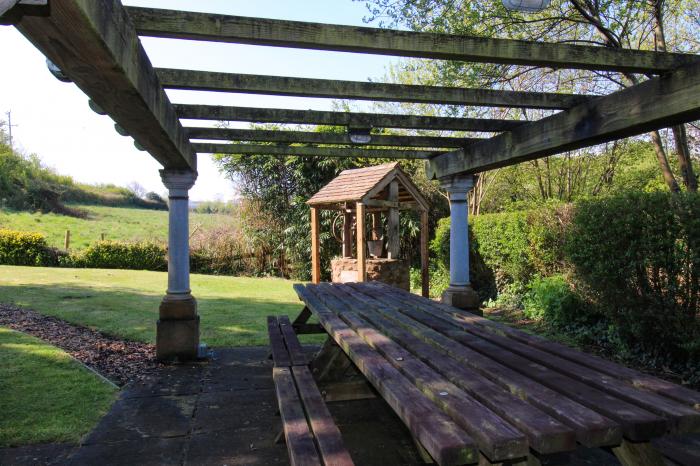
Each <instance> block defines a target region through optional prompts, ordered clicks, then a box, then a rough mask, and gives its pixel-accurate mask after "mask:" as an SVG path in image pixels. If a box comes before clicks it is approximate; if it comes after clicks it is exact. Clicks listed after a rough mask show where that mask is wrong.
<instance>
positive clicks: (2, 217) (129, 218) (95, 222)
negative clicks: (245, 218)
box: [0, 205, 234, 249]
mask: <svg viewBox="0 0 700 466" xmlns="http://www.w3.org/2000/svg"><path fill="white" fill-rule="evenodd" d="M70 207H73V208H77V209H80V210H82V211H86V212H88V216H87V218H77V217H71V216H67V215H59V214H54V213H41V212H18V211H12V210H8V209H0V228H9V229H12V230H20V231H30V232H37V233H42V234H44V235H46V237H47V239H48V242H49V244H50V245H51V246H55V247H60V248H62V247H63V240H64V236H65V232H66V230H70V232H71V249H80V248H83V247H85V246H87V245H88V244H90V243H92V242H94V241H97V240H99V239H100V234H102V233H104V234H105V238H106V239H111V240H157V241H165V240H166V239H167V231H168V212H167V211H160V210H150V209H138V208H127V207H104V206H92V205H71V206H70ZM233 222H234V217H232V216H231V215H225V214H200V213H195V212H193V213H191V214H190V230H193V229H195V228H197V227H199V228H200V229H210V228H213V227H214V226H222V225H226V224H232V223H233Z"/></svg>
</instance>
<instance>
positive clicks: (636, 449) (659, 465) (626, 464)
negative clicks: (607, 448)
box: [612, 439, 666, 466]
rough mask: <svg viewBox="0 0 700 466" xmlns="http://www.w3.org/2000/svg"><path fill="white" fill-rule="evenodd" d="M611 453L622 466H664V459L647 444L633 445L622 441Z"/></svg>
mask: <svg viewBox="0 0 700 466" xmlns="http://www.w3.org/2000/svg"><path fill="white" fill-rule="evenodd" d="M612 452H613V453H614V454H615V456H616V457H617V459H618V460H619V461H620V463H622V466H664V465H665V464H666V463H665V462H664V458H663V456H662V455H661V453H659V452H658V451H657V450H656V449H655V448H654V447H653V446H652V445H651V443H649V442H640V443H633V442H630V441H628V440H624V439H623V440H622V443H621V444H620V445H619V446H617V447H612Z"/></svg>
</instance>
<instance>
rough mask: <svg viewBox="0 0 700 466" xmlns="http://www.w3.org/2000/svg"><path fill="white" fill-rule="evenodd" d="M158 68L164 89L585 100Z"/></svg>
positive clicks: (451, 100)
mask: <svg viewBox="0 0 700 466" xmlns="http://www.w3.org/2000/svg"><path fill="white" fill-rule="evenodd" d="M156 73H157V74H158V77H159V78H160V81H161V83H163V86H164V87H166V88H168V89H184V90H197V91H215V92H242V93H246V94H265V95H283V96H296V97H329V98H335V99H355V100H370V101H387V102H418V103H431V104H446V105H476V106H484V107H516V108H543V109H564V108H570V107H573V106H574V105H576V104H580V103H582V102H585V101H586V100H588V99H589V97H588V96H585V95H578V94H577V95H571V94H555V93H544V92H517V91H501V90H494V89H465V88H460V87H438V86H419V85H407V84H387V83H374V82H360V81H335V80H330V79H309V78H293V77H283V76H265V75H256V74H240V73H220V72H214V71H196V70H182V69H173V68H158V69H156Z"/></svg>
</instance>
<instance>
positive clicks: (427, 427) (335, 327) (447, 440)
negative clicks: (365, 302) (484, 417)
mask: <svg viewBox="0 0 700 466" xmlns="http://www.w3.org/2000/svg"><path fill="white" fill-rule="evenodd" d="M294 289H295V291H296V292H297V294H298V295H299V297H300V299H302V300H303V301H304V302H305V303H306V305H307V306H308V307H309V308H310V309H311V310H312V311H313V312H314V314H316V316H318V319H319V322H320V323H321V325H323V327H324V328H325V329H326V331H327V332H328V334H329V335H330V336H331V337H332V338H333V339H334V340H335V341H336V343H338V345H339V346H340V347H341V348H343V350H344V351H345V352H346V354H347V355H348V357H350V359H351V360H352V361H353V362H354V363H355V365H356V366H357V368H358V369H359V370H360V371H361V372H362V373H363V374H364V375H365V377H366V378H367V380H369V382H370V383H371V384H372V385H373V386H374V387H375V388H376V389H377V391H378V392H380V393H381V394H382V397H383V398H384V400H385V401H386V402H387V403H388V404H389V405H390V406H391V407H392V409H393V410H394V412H396V414H397V415H398V416H399V417H400V418H401V420H402V421H403V422H404V424H406V426H407V427H408V428H409V430H410V431H411V432H412V434H413V435H414V436H415V438H416V439H417V440H418V442H420V444H421V445H422V446H423V448H425V449H426V451H427V452H428V453H429V454H430V455H431V457H432V458H433V459H434V460H435V461H436V462H437V463H438V464H440V465H462V464H469V463H474V462H476V461H477V459H478V451H477V449H476V447H475V445H474V441H473V440H472V438H471V437H469V435H467V434H466V433H465V432H464V431H463V430H462V429H461V428H460V427H459V426H457V425H456V424H455V423H454V422H453V421H452V420H451V419H449V418H448V417H447V416H446V415H445V414H443V413H442V412H440V411H439V410H436V409H435V407H434V405H433V404H432V403H431V402H430V401H429V400H428V399H426V398H425V396H423V394H422V393H421V392H420V391H419V390H418V389H417V388H416V387H415V386H413V385H412V384H411V383H410V382H409V381H408V380H407V379H406V378H405V377H404V376H403V375H401V374H400V372H399V371H398V370H396V369H395V368H394V367H393V366H391V365H390V364H389V363H388V362H387V361H386V360H385V359H384V358H383V357H382V356H381V355H380V354H379V353H377V352H376V351H374V350H373V349H371V348H370V347H369V345H368V344H367V343H366V342H365V341H364V340H363V339H362V338H360V337H359V336H358V335H357V333H355V332H354V331H353V330H351V329H350V328H349V327H348V326H347V325H346V324H345V323H344V322H343V321H342V320H341V319H340V318H338V317H337V316H336V315H335V314H333V313H332V312H331V311H330V310H329V309H328V308H327V307H326V306H325V305H324V304H323V303H321V302H320V301H319V300H318V299H317V298H316V297H315V296H313V295H312V294H311V293H309V292H308V291H307V290H306V288H305V287H304V286H303V285H295V286H294Z"/></svg>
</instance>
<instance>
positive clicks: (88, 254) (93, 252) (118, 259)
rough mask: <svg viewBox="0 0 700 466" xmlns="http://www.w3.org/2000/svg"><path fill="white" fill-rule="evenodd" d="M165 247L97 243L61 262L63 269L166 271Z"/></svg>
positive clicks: (144, 244) (115, 242)
mask: <svg viewBox="0 0 700 466" xmlns="http://www.w3.org/2000/svg"><path fill="white" fill-rule="evenodd" d="M166 255H167V250H166V248H165V246H162V245H160V244H157V243H149V242H134V243H130V242H120V241H98V242H96V243H94V244H91V245H90V246H88V247H87V248H85V249H83V250H82V251H80V252H77V253H75V254H72V255H71V256H70V257H68V258H66V259H64V260H63V261H62V265H63V266H65V267H82V268H94V269H127V270H155V271H162V270H167V268H168V262H167V260H166Z"/></svg>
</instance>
